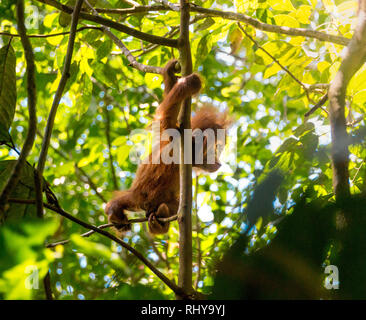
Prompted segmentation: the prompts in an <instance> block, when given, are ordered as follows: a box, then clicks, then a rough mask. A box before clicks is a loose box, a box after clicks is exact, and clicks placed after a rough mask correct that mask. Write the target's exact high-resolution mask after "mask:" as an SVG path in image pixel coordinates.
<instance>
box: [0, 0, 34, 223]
mask: <svg viewBox="0 0 366 320" xmlns="http://www.w3.org/2000/svg"><path fill="white" fill-rule="evenodd" d="M17 20H18V33H19V35H20V38H21V42H22V45H23V48H24V55H25V60H26V63H27V67H26V70H27V92H28V99H27V101H28V112H29V119H28V132H27V136H26V139H25V142H24V145H23V148H22V151H21V152H20V155H19V158H18V160H17V162H16V164H15V166H14V168H13V170H12V172H11V174H10V177H9V179H8V181H7V182H6V184H5V187H4V189H3V190H2V192H1V194H0V216H1V215H2V214H4V211H5V206H6V203H7V201H8V199H9V197H10V195H11V193H12V191H13V190H14V189H15V187H16V186H17V184H18V182H19V180H20V177H21V172H22V169H23V167H24V165H25V163H26V159H27V156H28V154H29V153H30V151H31V149H32V147H33V143H34V140H35V136H36V130H37V110H36V105H37V91H36V80H35V73H36V67H35V64H34V54H33V48H32V45H31V43H30V41H29V39H28V37H27V29H26V27H25V24H24V0H18V3H17ZM8 49H10V42H9V48H8Z"/></svg>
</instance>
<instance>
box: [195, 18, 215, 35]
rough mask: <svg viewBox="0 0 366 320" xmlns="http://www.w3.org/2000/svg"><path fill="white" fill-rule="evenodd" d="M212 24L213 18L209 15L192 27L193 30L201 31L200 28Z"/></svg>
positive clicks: (206, 27)
mask: <svg viewBox="0 0 366 320" xmlns="http://www.w3.org/2000/svg"><path fill="white" fill-rule="evenodd" d="M213 24H215V20H214V19H213V18H211V17H208V18H206V19H205V20H203V22H201V23H199V24H197V25H196V26H195V28H194V31H195V32H197V31H202V30H206V29H208V28H209V27H211V26H212V25H213Z"/></svg>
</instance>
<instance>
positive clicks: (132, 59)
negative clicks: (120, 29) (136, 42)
mask: <svg viewBox="0 0 366 320" xmlns="http://www.w3.org/2000/svg"><path fill="white" fill-rule="evenodd" d="M85 3H86V4H87V5H88V6H89V8H90V9H91V10H92V12H93V14H94V15H95V16H99V15H98V12H97V11H96V10H95V9H94V8H93V6H92V5H90V3H89V2H88V1H87V0H85ZM102 29H103V32H104V33H105V34H106V35H107V36H108V37H109V38H111V39H112V41H113V42H114V43H115V44H116V45H117V46H118V47H119V48H120V49H121V51H122V53H123V54H124V55H125V56H126V58H127V60H128V61H129V62H130V65H131V66H132V67H134V68H135V69H137V70H140V71H142V72H150V73H158V74H160V73H161V72H162V68H160V67H154V66H147V65H144V64H142V63H139V62H137V61H136V58H135V57H134V56H133V55H132V54H131V52H130V51H129V50H128V49H127V47H126V46H125V45H124V44H123V42H122V41H121V40H120V39H119V38H117V37H116V36H115V35H114V34H113V33H112V32H111V30H110V29H109V28H107V27H105V26H102Z"/></svg>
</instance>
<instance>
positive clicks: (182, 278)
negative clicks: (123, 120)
mask: <svg viewBox="0 0 366 320" xmlns="http://www.w3.org/2000/svg"><path fill="white" fill-rule="evenodd" d="M180 10H181V17H180V38H179V54H180V64H181V69H182V76H183V77H184V76H187V75H189V74H191V73H192V56H191V46H190V42H189V18H190V15H189V2H188V0H180ZM178 123H179V128H180V132H181V133H183V132H184V129H190V128H191V98H188V99H186V100H185V101H183V103H182V106H181V110H180V114H179V118H178ZM184 138H185V135H184V134H181V147H180V148H181V152H180V153H181V155H180V157H181V158H180V160H181V161H180V165H179V169H180V203H179V218H178V222H179V280H178V285H179V286H180V287H182V288H183V290H184V291H185V292H187V293H190V292H192V291H193V288H192V214H191V212H192V165H191V164H187V163H186V162H187V161H185V158H186V157H185V155H186V156H187V155H192V144H191V143H188V144H187V145H186V146H185V145H184V140H185V139H184ZM187 147H188V150H187ZM178 298H181V297H179V296H178Z"/></svg>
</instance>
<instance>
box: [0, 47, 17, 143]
mask: <svg viewBox="0 0 366 320" xmlns="http://www.w3.org/2000/svg"><path fill="white" fill-rule="evenodd" d="M15 65H16V58H15V52H14V49H13V47H12V46H11V44H10V43H9V44H8V45H6V46H4V47H2V48H1V49H0V141H8V140H9V135H7V134H6V133H7V132H8V131H9V128H10V126H11V124H12V122H13V118H14V114H15V106H16V101H17V90H16V72H15Z"/></svg>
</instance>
